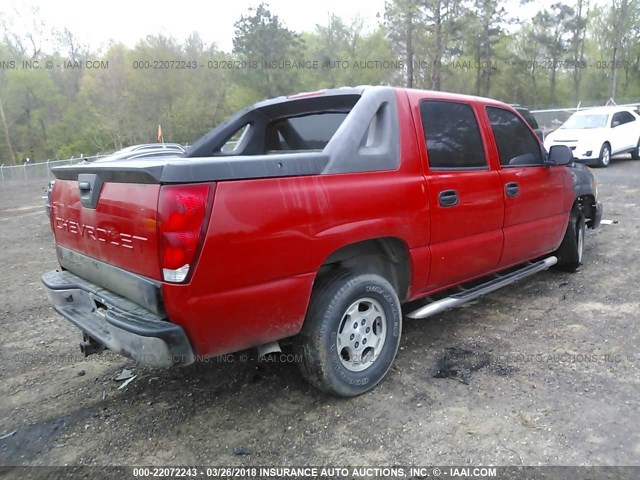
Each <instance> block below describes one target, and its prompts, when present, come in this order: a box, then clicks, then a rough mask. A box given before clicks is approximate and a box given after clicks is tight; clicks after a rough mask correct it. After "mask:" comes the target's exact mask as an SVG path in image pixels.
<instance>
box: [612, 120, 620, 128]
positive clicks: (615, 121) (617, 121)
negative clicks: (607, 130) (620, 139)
mask: <svg viewBox="0 0 640 480" xmlns="http://www.w3.org/2000/svg"><path fill="white" fill-rule="evenodd" d="M618 125H620V120H614V121H613V122H611V128H616V127H617V126H618Z"/></svg>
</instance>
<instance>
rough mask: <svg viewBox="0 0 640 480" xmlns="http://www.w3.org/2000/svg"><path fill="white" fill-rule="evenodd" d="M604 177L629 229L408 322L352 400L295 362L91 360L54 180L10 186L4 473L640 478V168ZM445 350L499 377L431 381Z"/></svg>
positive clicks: (3, 238) (4, 299) (1, 353)
mask: <svg viewBox="0 0 640 480" xmlns="http://www.w3.org/2000/svg"><path fill="white" fill-rule="evenodd" d="M597 175H598V178H599V180H600V196H601V200H602V201H603V202H604V204H605V215H604V218H605V219H609V220H613V221H614V222H615V223H613V224H611V225H602V226H601V228H600V229H598V230H596V231H589V232H588V236H587V241H586V250H585V265H584V266H583V267H582V268H581V270H580V271H578V272H577V273H575V274H566V273H559V272H556V271H548V272H543V273H541V274H538V275H536V276H533V277H530V278H529V279H527V280H524V281H522V282H520V283H518V284H516V285H512V286H510V287H507V288H505V289H502V290H500V291H497V292H495V293H493V294H491V295H489V296H486V297H484V298H482V299H480V300H478V301H476V302H474V303H472V304H469V305H467V306H465V307H464V308H460V309H457V310H454V311H450V312H448V313H445V314H442V315H439V316H436V317H432V318H430V319H427V320H405V324H404V331H403V339H402V343H401V350H400V351H399V355H398V358H397V360H396V363H395V366H394V367H393V368H392V370H391V371H390V372H389V374H388V376H387V378H386V379H385V380H384V381H383V382H382V383H381V384H380V385H379V386H378V387H377V388H375V389H374V390H373V391H371V392H370V393H368V394H365V395H363V396H360V397H358V398H354V399H349V400H344V399H336V398H332V397H329V396H326V395H324V394H321V393H319V392H317V391H316V390H314V389H313V388H311V387H310V386H308V385H307V384H306V383H305V382H304V381H303V380H302V378H301V376H300V374H299V373H298V370H297V367H296V365H295V362H294V361H291V360H292V359H291V356H287V355H284V356H280V357H278V358H270V359H269V361H258V360H257V359H256V355H255V353H254V352H253V351H248V352H242V353H241V354H237V355H234V356H230V357H227V358H225V359H219V360H215V361H212V362H210V363H207V364H197V365H193V366H190V367H187V368H182V369H167V370H153V369H148V368H144V367H141V366H139V365H137V364H135V363H133V362H132V361H130V360H128V359H125V358H122V357H119V356H116V355H114V354H112V353H110V352H106V353H104V354H103V355H100V356H93V357H89V358H88V359H85V358H83V357H82V355H81V353H80V351H79V349H78V341H79V336H80V335H79V332H78V330H77V329H76V328H75V327H73V326H72V325H71V324H70V323H69V322H67V321H66V320H64V319H62V318H61V317H59V316H58V315H57V314H55V312H54V311H53V310H52V309H51V308H50V307H49V305H48V304H47V301H46V299H45V295H44V292H43V289H42V287H41V284H40V275H41V274H42V273H43V272H45V271H47V270H50V269H54V268H55V267H56V265H57V264H56V258H55V253H54V245H53V239H52V234H51V232H50V228H49V223H48V220H47V218H46V216H45V215H44V212H43V209H42V200H41V198H40V197H41V195H42V194H43V192H44V188H45V186H46V180H43V181H41V182H34V181H31V182H28V183H24V182H21V183H0V247H1V248H0V327H1V328H2V333H1V334H0V437H3V436H6V435H7V434H11V433H12V432H15V433H13V434H12V435H8V436H6V438H4V439H2V440H0V465H5V466H7V465H102V466H105V465H168V464H179V465H192V464H196V465H328V464H329V465H640V416H638V411H640V408H639V407H640V396H639V395H638V392H639V391H640V369H639V366H640V332H639V331H638V313H639V312H640V306H639V300H638V294H637V293H638V287H637V286H638V284H639V283H640V273H639V270H638V267H637V260H636V252H637V251H638V250H637V248H638V247H637V243H636V242H638V240H639V239H640V232H639V231H638V225H639V224H638V218H640V206H639V203H638V199H639V198H640V197H639V195H640V162H634V161H631V160H619V161H616V162H613V163H612V165H611V166H610V167H609V168H608V169H603V170H597ZM447 348H458V349H464V350H469V351H472V352H474V353H475V354H478V355H480V356H482V358H487V359H489V365H487V366H485V367H483V368H480V369H479V370H478V371H476V372H473V374H472V377H471V378H470V381H469V384H468V385H466V384H464V383H463V382H461V381H458V380H456V379H451V378H434V375H435V374H436V373H437V371H438V362H439V359H441V358H442V356H443V355H444V354H445V352H447V350H446V349H447ZM449 352H451V351H449ZM125 368H126V369H129V370H131V371H132V372H133V373H134V374H135V375H136V378H135V379H134V380H133V381H132V382H131V383H129V384H128V385H127V386H126V387H124V388H122V389H119V388H118V387H119V386H121V384H122V382H117V381H115V378H116V377H117V376H118V374H120V373H121V372H122V370H123V369H125Z"/></svg>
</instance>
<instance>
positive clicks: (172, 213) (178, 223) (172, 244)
mask: <svg viewBox="0 0 640 480" xmlns="http://www.w3.org/2000/svg"><path fill="white" fill-rule="evenodd" d="M209 190H210V187H209V185H165V186H163V187H161V188H160V200H159V202H158V219H159V222H158V233H159V237H160V266H161V268H162V278H164V280H165V281H166V282H173V283H181V282H184V281H185V280H186V279H187V276H188V275H189V269H190V268H191V267H192V266H193V264H194V262H195V260H196V255H197V253H198V250H199V247H200V242H201V237H202V235H203V230H204V226H205V219H206V213H207V203H208V199H209Z"/></svg>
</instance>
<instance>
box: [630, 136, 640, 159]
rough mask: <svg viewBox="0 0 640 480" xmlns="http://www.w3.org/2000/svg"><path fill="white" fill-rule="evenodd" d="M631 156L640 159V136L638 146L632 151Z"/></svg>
mask: <svg viewBox="0 0 640 480" xmlns="http://www.w3.org/2000/svg"><path fill="white" fill-rule="evenodd" d="M631 158H633V159H634V160H640V138H639V139H638V144H637V145H636V148H635V149H634V150H633V151H632V152H631Z"/></svg>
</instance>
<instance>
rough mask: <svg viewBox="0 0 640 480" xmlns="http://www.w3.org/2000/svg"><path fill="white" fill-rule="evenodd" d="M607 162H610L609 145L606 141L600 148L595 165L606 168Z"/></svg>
mask: <svg viewBox="0 0 640 480" xmlns="http://www.w3.org/2000/svg"><path fill="white" fill-rule="evenodd" d="M609 163H611V147H610V146H609V144H608V143H605V144H604V145H602V148H601V149H600V156H599V157H598V163H597V166H598V167H600V168H607V167H608V166H609Z"/></svg>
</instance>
